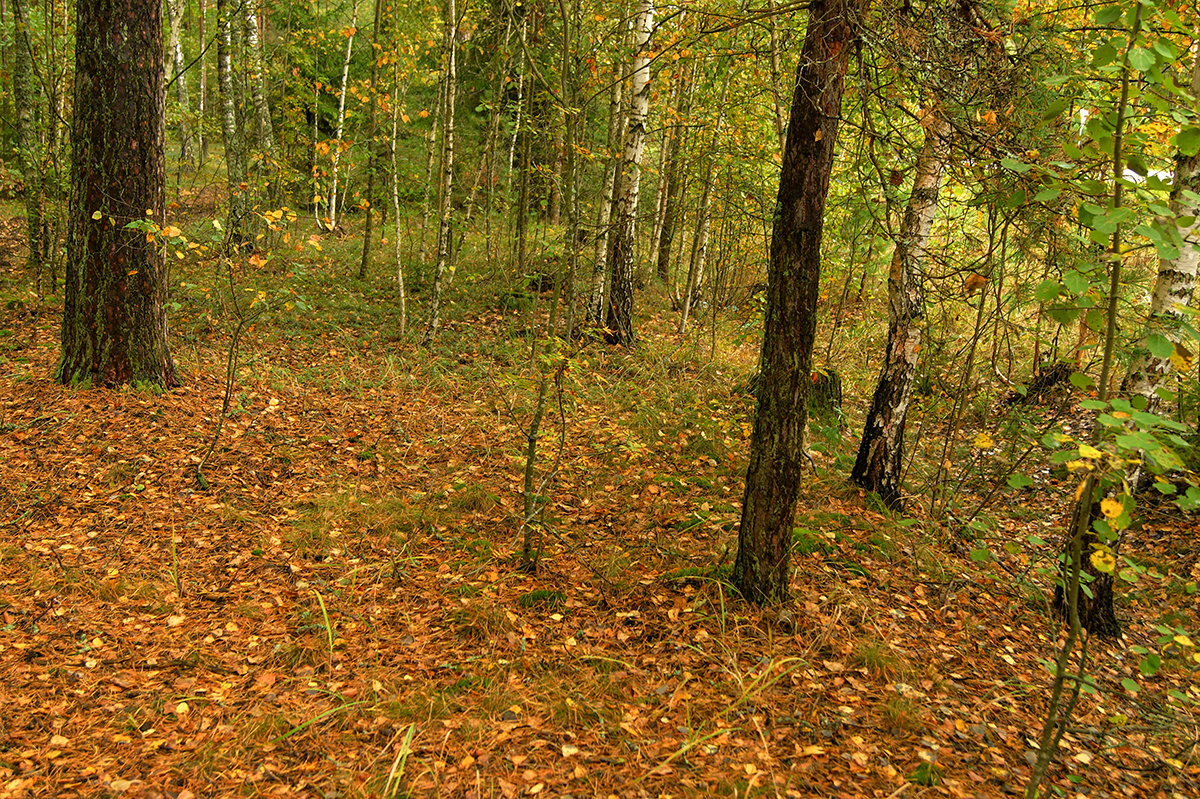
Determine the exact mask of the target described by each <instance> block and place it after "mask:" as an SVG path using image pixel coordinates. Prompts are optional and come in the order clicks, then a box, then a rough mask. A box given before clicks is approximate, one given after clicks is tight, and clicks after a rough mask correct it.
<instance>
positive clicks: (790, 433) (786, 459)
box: [733, 0, 867, 603]
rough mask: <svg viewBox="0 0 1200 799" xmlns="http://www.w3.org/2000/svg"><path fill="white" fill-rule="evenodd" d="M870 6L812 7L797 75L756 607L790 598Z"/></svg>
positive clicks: (754, 471)
mask: <svg viewBox="0 0 1200 799" xmlns="http://www.w3.org/2000/svg"><path fill="white" fill-rule="evenodd" d="M866 4H867V0H815V2H813V4H812V5H811V6H809V11H808V30H807V32H806V33H805V37H804V47H803V49H802V50H801V53H800V65H799V67H798V68H797V70H796V88H795V92H794V94H793V95H792V112H791V120H790V123H789V125H788V137H787V145H786V147H785V148H784V155H783V169H782V172H781V173H780V176H779V195H778V199H777V200H776V203H775V211H776V212H775V224H774V229H773V231H772V235H771V256H770V263H769V265H768V271H767V311H766V324H765V329H764V332H763V344H762V355H761V358H760V364H761V371H760V373H759V382H758V391H757V394H758V409H757V411H756V413H755V417H754V433H753V434H752V436H751V439H750V464H749V466H748V467H747V469H746V493H745V497H744V500H743V503H742V521H741V527H740V529H739V531H738V554H737V561H736V562H735V563H734V566H733V581H734V584H735V585H736V586H737V587H738V589H739V590H740V591H741V592H742V595H743V596H745V597H746V598H747V599H748V600H750V601H751V602H758V603H762V602H775V601H783V600H785V599H787V597H788V573H789V567H790V563H789V555H790V552H791V546H792V522H793V519H794V517H795V510H796V491H797V486H798V485H799V483H800V471H801V464H802V458H803V435H804V427H805V423H806V422H807V419H808V391H809V385H810V378H809V373H810V371H811V367H812V350H813V340H814V338H815V335H816V326H817V289H818V287H819V283H820V277H821V233H822V230H823V227H824V222H825V198H826V196H827V195H828V193H829V176H830V173H831V172H832V170H833V161H834V156H835V155H836V150H835V146H836V142H837V133H838V122H839V121H840V119H841V108H842V92H843V90H844V88H845V76H846V66H847V63H848V62H849V59H850V53H851V51H852V50H853V49H854V44H855V42H856V41H857V38H858V28H859V25H860V24H861V16H862V13H863V11H864V10H865V7H866Z"/></svg>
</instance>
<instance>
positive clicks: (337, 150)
mask: <svg viewBox="0 0 1200 799" xmlns="http://www.w3.org/2000/svg"><path fill="white" fill-rule="evenodd" d="M357 22H358V4H357V3H351V10H350V28H349V32H348V34H347V36H346V58H345V60H344V61H343V62H342V85H341V88H340V89H339V91H338V118H337V134H336V135H335V136H334V140H333V175H332V178H331V179H330V184H329V205H328V206H327V211H328V213H327V214H326V218H325V227H326V228H328V229H329V230H333V229H334V228H336V227H337V222H338V162H339V161H340V160H341V157H342V134H343V132H344V131H345V127H346V84H347V83H349V81H350V56H351V55H352V54H353V52H354V34H355V33H357V32H358V30H357V28H355V24H356V23H357Z"/></svg>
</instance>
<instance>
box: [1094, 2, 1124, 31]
mask: <svg viewBox="0 0 1200 799" xmlns="http://www.w3.org/2000/svg"><path fill="white" fill-rule="evenodd" d="M1120 18H1121V7H1120V6H1105V7H1104V8H1102V9H1100V10H1099V11H1097V12H1096V25H1098V26H1101V27H1102V26H1104V25H1111V24H1113V23H1114V22H1116V21H1117V20H1118V19H1120Z"/></svg>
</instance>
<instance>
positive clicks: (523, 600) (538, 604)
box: [517, 588, 566, 610]
mask: <svg viewBox="0 0 1200 799" xmlns="http://www.w3.org/2000/svg"><path fill="white" fill-rule="evenodd" d="M564 601H566V595H565V594H563V592H562V591H551V590H549V589H546V588H535V589H534V590H532V591H530V592H528V593H525V594H521V597H520V598H519V599H518V600H517V604H519V605H520V606H521V607H523V608H544V609H546V610H557V609H558V608H561V607H562V606H563V602H564Z"/></svg>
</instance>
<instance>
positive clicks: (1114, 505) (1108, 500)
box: [1100, 497, 1125, 519]
mask: <svg viewBox="0 0 1200 799" xmlns="http://www.w3.org/2000/svg"><path fill="white" fill-rule="evenodd" d="M1124 510H1125V509H1124V508H1123V507H1122V506H1121V503H1120V502H1118V501H1117V500H1115V499H1113V498H1112V497H1105V498H1104V499H1103V500H1101V501H1100V512H1101V513H1103V514H1104V518H1106V519H1115V518H1117V517H1118V516H1120V515H1121V512H1122V511H1124Z"/></svg>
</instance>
